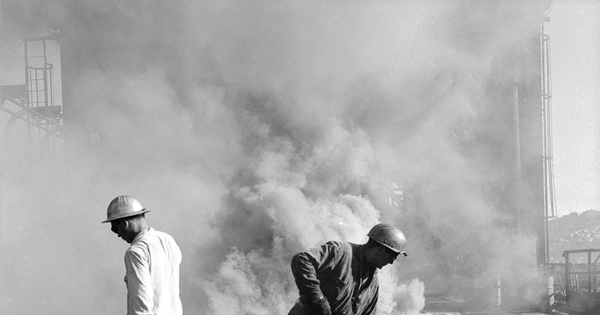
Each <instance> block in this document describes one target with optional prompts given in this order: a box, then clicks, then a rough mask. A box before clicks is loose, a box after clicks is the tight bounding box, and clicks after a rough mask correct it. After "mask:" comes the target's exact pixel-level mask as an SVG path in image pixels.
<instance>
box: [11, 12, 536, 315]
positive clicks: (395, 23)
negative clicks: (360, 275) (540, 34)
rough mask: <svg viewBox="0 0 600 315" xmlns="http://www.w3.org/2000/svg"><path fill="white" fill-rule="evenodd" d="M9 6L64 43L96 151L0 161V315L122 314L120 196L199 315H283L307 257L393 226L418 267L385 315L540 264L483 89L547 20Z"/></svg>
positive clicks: (389, 297) (388, 282)
mask: <svg viewBox="0 0 600 315" xmlns="http://www.w3.org/2000/svg"><path fill="white" fill-rule="evenodd" d="M2 6H3V7H2V8H1V9H2V10H4V11H3V15H2V17H3V19H4V18H5V16H6V15H7V14H6V12H15V13H17V16H14V17H9V19H8V20H3V25H4V23H6V24H9V25H12V27H9V28H8V29H7V30H12V31H15V30H22V31H23V34H20V35H22V36H38V35H40V34H30V33H34V31H36V32H39V31H40V30H39V29H40V27H38V28H36V27H33V26H31V24H34V23H32V22H30V21H35V20H38V21H39V20H42V21H44V22H45V24H44V25H48V26H49V28H50V29H51V30H60V32H61V36H62V39H61V40H62V42H61V45H62V47H63V49H64V50H65V51H68V52H69V54H68V56H69V58H75V57H76V59H69V60H63V61H62V62H63V63H64V64H71V65H76V66H77V67H76V69H71V70H74V71H75V73H76V74H75V78H76V79H75V80H71V81H69V82H68V84H70V85H69V86H68V89H69V91H70V99H68V100H67V99H66V100H65V101H64V102H65V121H66V122H68V120H70V123H71V124H70V128H71V129H69V131H70V132H71V133H72V134H74V135H81V136H82V138H85V139H84V141H80V140H81V139H79V138H78V137H76V136H74V137H72V138H70V139H71V142H67V144H66V149H65V153H64V154H60V153H56V152H54V151H44V150H37V149H31V148H22V147H21V146H19V145H18V144H15V143H14V142H11V145H12V146H11V150H10V151H8V150H4V149H3V150H2V161H1V162H2V164H1V166H2V169H1V173H0V180H1V184H0V189H1V190H0V193H1V200H0V210H1V213H2V233H3V234H2V248H1V249H2V252H1V255H2V260H1V262H2V268H1V270H2V271H1V272H2V283H3V285H2V286H1V288H0V293H1V296H0V297H1V298H2V301H0V303H2V304H1V306H0V310H5V311H6V312H4V311H2V313H22V314H29V313H34V312H38V313H44V314H81V313H86V314H109V313H110V314H113V313H118V312H122V311H123V310H124V307H125V305H124V303H125V302H124V301H125V288H124V285H122V286H121V287H119V285H120V284H119V283H120V279H122V272H123V266H122V259H121V255H122V252H123V251H124V249H125V244H123V243H122V242H120V240H117V238H115V237H113V235H112V234H111V233H110V232H109V229H108V227H106V226H103V225H100V224H99V222H100V221H101V220H102V219H103V216H104V209H105V207H106V205H107V204H108V202H109V201H110V199H112V198H113V197H114V196H115V195H117V194H122V193H128V194H132V195H134V196H136V197H137V198H139V199H140V200H141V202H142V203H143V204H144V205H145V206H146V207H147V208H149V209H151V211H152V212H151V213H150V214H149V215H148V219H149V221H150V223H151V225H153V226H154V227H155V228H157V229H159V230H164V231H166V232H168V233H170V234H172V235H173V236H174V237H175V238H176V240H177V241H178V243H179V244H180V246H181V248H182V251H183V254H184V262H183V266H182V281H181V283H182V288H181V289H182V299H183V304H184V311H185V313H187V314H220V315H223V314H232V315H233V314H256V315H258V314H285V313H286V312H287V310H288V309H289V308H290V307H291V305H292V304H293V303H294V301H295V300H296V299H297V290H296V288H295V285H294V282H293V279H292V278H291V272H290V268H289V261H290V258H291V256H292V255H293V254H294V253H295V252H297V251H299V250H302V249H304V248H306V247H310V246H316V245H319V244H320V243H322V242H324V241H327V240H330V239H336V240H347V241H351V242H356V243H360V242H364V241H366V236H365V234H366V232H367V231H368V229H369V228H370V227H371V226H372V225H373V224H375V223H377V222H380V221H382V220H383V221H388V222H394V223H395V224H397V225H398V226H399V227H400V228H402V229H403V230H405V231H406V234H407V235H408V238H409V240H410V241H411V243H410V245H409V249H408V250H409V252H410V253H411V256H410V257H409V258H407V259H404V260H402V259H399V261H398V262H397V263H396V264H394V266H392V267H388V268H387V269H385V270H383V271H382V272H381V274H380V279H381V286H382V288H381V292H382V293H381V297H380V304H379V314H416V313H419V312H420V311H421V310H422V309H423V306H424V298H423V292H424V283H423V281H424V280H423V279H427V280H431V281H432V283H435V284H436V285H439V284H441V283H446V284H448V283H453V284H455V286H452V285H449V284H448V287H447V288H444V289H448V290H456V291H458V290H462V289H465V290H466V289H471V290H472V289H473V288H466V286H468V285H469V284H467V283H466V282H463V281H462V278H463V277H467V276H468V275H471V273H476V274H478V275H484V276H485V277H483V278H486V277H488V278H491V279H495V277H497V276H500V275H504V274H506V273H507V271H508V270H511V269H510V268H516V267H515V266H525V265H526V264H527V263H526V262H525V260H526V258H524V257H526V256H527V255H529V254H530V250H532V248H529V247H527V246H529V244H530V243H529V239H528V238H527V235H520V234H518V233H513V232H514V231H512V230H510V229H507V228H506V227H507V226H510V224H511V220H512V216H511V215H510V214H507V213H506V211H505V210H506V209H504V208H503V206H502V204H503V202H502V201H506V202H507V203H508V202H509V201H507V200H502V198H504V197H505V196H506V195H505V194H503V193H504V192H505V191H503V190H502V189H505V188H502V189H500V192H498V191H496V190H494V189H495V188H498V186H499V185H498V184H497V183H505V182H508V180H507V179H506V174H505V169H503V168H502V166H505V165H506V164H509V161H506V159H510V157H511V155H510V154H511V152H513V150H514V148H513V147H511V143H510V140H509V139H510V137H512V135H511V133H510V130H509V129H510V128H508V127H506V126H505V124H506V121H495V120H494V119H493V118H494V117H496V116H495V114H497V113H504V112H506V111H507V110H506V109H505V108H503V107H502V106H508V105H506V104H503V103H502V102H499V101H497V100H496V99H495V97H497V96H498V95H493V93H490V92H489V90H490V87H491V86H497V85H510V84H512V83H514V82H513V81H511V80H513V79H512V77H511V76H510V75H509V70H506V71H504V70H502V71H499V70H498V69H503V65H499V64H498V63H502V62H505V61H506V60H505V59H503V58H501V54H502V53H505V52H506V51H505V47H506V46H510V45H516V44H515V43H518V42H519V41H521V40H522V38H521V34H520V33H519V32H520V30H523V29H524V28H526V27H528V25H530V23H531V21H532V20H535V19H536V18H537V17H538V16H539V14H540V8H539V7H541V5H540V4H538V3H536V4H535V5H531V7H524V6H515V5H513V2H512V1H507V2H504V1H490V2H489V3H485V4H480V3H479V2H477V1H475V2H474V3H471V2H468V1H467V2H465V3H461V4H460V5H459V6H450V5H448V4H445V2H425V4H423V2H422V1H415V2H409V1H406V2H402V1H399V2H397V1H394V2H391V1H390V2H385V1H384V2H370V1H367V2H364V1H360V2H353V1H350V2H344V3H341V2H328V3H327V4H324V3H323V2H316V1H315V2H305V1H303V2H302V3H300V2H288V3H285V4H284V3H281V2H280V1H261V2H258V1H191V0H190V1H184V0H179V1H153V0H138V1H126V2H123V1H112V0H96V1H92V0H90V1H69V0H54V1H33V0H31V1H16V0H15V1H6V0H5V1H3V4H2ZM7 21H8V22H7ZM24 26H29V27H28V28H23V27H24ZM7 30H3V34H4V32H7ZM15 37H16V36H14V34H13V35H12V36H8V35H3V38H4V40H5V41H6V42H9V41H10V39H14V38H15ZM10 43H11V44H15V43H14V42H12V41H10ZM63 56H64V55H63ZM63 58H64V57H63ZM507 59H510V58H507ZM499 60H500V61H499ZM506 63H507V64H511V62H510V60H509V61H506ZM534 71H535V69H534ZM497 74H501V75H500V76H495V75H497ZM71 78H73V77H71ZM69 115H71V116H69ZM390 182H395V183H398V184H400V185H401V186H402V188H403V189H404V190H405V196H406V200H405V201H404V202H405V206H404V207H403V208H402V210H403V212H402V213H401V212H400V211H399V209H398V208H397V207H391V206H390V205H389V202H388V198H389V197H390V196H391V195H392V194H393V192H392V190H391V189H390V185H389V183H390ZM508 189H509V188H506V189H505V190H508ZM507 208H508V206H507ZM509 244H512V245H511V246H510V247H509ZM520 245H524V246H520ZM507 253H510V254H511V255H507ZM520 253H522V255H521V254H520ZM457 257H459V258H457ZM500 257H513V258H511V259H507V258H500ZM457 259H460V260H457ZM468 264H472V265H468ZM461 268H463V269H461ZM419 279H421V280H419ZM450 280H452V282H450ZM486 285H487V284H486Z"/></svg>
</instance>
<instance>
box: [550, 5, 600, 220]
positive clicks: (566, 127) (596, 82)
mask: <svg viewBox="0 0 600 315" xmlns="http://www.w3.org/2000/svg"><path fill="white" fill-rule="evenodd" d="M549 16H550V22H549V23H546V24H547V29H546V31H547V33H548V34H549V35H550V50H551V67H552V113H553V136H554V174H555V177H554V179H555V184H556V185H555V193H556V202H557V211H558V215H564V214H568V213H571V212H581V211H585V210H589V209H595V210H600V108H599V107H600V3H599V2H597V1H594V0H577V1H573V0H554V2H553V6H552V10H551V11H550V13H549Z"/></svg>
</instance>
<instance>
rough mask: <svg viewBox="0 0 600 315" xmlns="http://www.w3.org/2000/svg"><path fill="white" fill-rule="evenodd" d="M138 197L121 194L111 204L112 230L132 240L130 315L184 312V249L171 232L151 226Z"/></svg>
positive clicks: (129, 255)
mask: <svg viewBox="0 0 600 315" xmlns="http://www.w3.org/2000/svg"><path fill="white" fill-rule="evenodd" d="M147 212H149V210H146V208H144V207H142V205H141V204H140V202H139V201H137V200H136V199H134V198H133V197H131V196H128V195H122V196H118V197H116V198H115V199H113V200H112V201H111V202H110V204H109V205H108V210H107V219H106V220H105V221H103V222H102V223H106V222H110V224H111V230H112V231H113V232H114V233H115V234H117V236H119V237H120V238H122V239H123V240H125V241H126V242H127V243H129V244H131V245H130V246H129V248H128V249H127V251H126V252H125V270H126V274H125V283H126V285H127V315H142V314H144V315H149V314H155V315H181V314H182V313H183V310H182V306H181V300H180V298H179V264H180V263H181V251H180V250H179V247H178V246H177V243H175V240H174V239H173V237H171V236H170V235H168V234H166V233H163V232H159V231H156V230H154V229H153V228H151V227H150V226H148V223H147V222H146V218H145V213H147Z"/></svg>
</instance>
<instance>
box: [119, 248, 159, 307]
mask: <svg viewBox="0 0 600 315" xmlns="http://www.w3.org/2000/svg"><path fill="white" fill-rule="evenodd" d="M125 269H126V271H127V273H126V275H125V281H126V282H127V315H147V314H151V313H150V312H151V310H152V307H153V305H154V302H153V290H152V278H151V277H150V266H149V262H148V258H147V255H144V254H143V253H139V252H136V251H127V252H126V253H125Z"/></svg>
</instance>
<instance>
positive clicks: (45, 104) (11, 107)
mask: <svg viewBox="0 0 600 315" xmlns="http://www.w3.org/2000/svg"><path fill="white" fill-rule="evenodd" d="M50 41H56V38H55V37H53V36H47V37H35V38H26V39H24V40H23V46H24V61H25V84H18V85H5V86H2V87H0V110H1V111H2V112H5V113H8V114H9V116H8V117H7V118H6V119H3V120H1V121H2V122H3V124H4V126H2V140H3V141H2V142H1V143H4V142H7V141H9V140H10V138H11V137H10V134H11V131H12V130H13V129H16V128H18V127H17V126H20V127H23V129H24V130H26V134H27V136H28V138H29V139H32V138H33V139H37V140H40V141H42V142H43V143H44V144H55V143H56V142H57V141H58V140H61V139H62V138H63V135H62V133H61V130H62V128H61V127H62V105H60V104H59V102H58V101H57V99H56V94H55V75H56V73H55V70H54V64H52V63H50V60H49V51H48V43H49V42H50Z"/></svg>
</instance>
